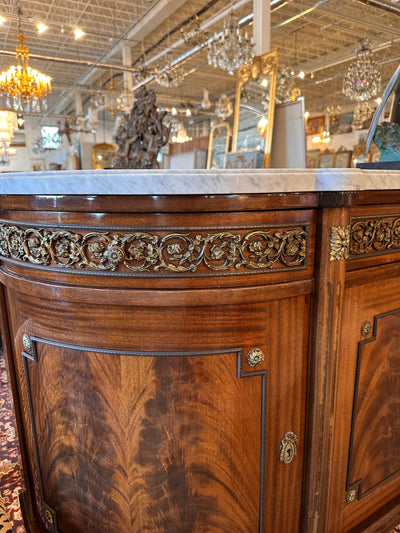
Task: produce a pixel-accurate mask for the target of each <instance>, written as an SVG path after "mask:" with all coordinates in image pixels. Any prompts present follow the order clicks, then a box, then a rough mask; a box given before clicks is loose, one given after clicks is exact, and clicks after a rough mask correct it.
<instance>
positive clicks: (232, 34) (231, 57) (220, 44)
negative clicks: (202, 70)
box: [207, 13, 254, 75]
mask: <svg viewBox="0 0 400 533" xmlns="http://www.w3.org/2000/svg"><path fill="white" fill-rule="evenodd" d="M253 57H254V47H253V42H252V39H251V38H249V37H247V35H245V36H244V37H242V35H241V33H240V29H239V24H238V18H237V17H236V16H235V15H234V14H233V13H230V15H229V16H228V17H227V18H226V19H225V22H224V29H223V31H222V33H221V35H220V36H215V37H214V39H213V40H212V41H211V42H210V43H209V44H208V55H207V61H208V64H209V65H212V66H213V67H220V68H222V69H223V70H227V71H228V72H229V74H230V75H233V73H234V71H235V70H237V69H238V68H239V67H241V66H242V65H245V64H246V63H249V62H250V61H251V59H252V58H253Z"/></svg>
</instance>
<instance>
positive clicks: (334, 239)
mask: <svg viewBox="0 0 400 533" xmlns="http://www.w3.org/2000/svg"><path fill="white" fill-rule="evenodd" d="M349 242H350V226H332V227H331V251H330V257H329V259H330V261H341V260H342V259H347V258H348V256H349Z"/></svg>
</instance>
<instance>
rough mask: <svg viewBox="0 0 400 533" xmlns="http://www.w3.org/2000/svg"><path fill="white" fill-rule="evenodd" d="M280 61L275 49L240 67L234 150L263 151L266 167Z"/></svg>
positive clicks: (269, 149)
mask: <svg viewBox="0 0 400 533" xmlns="http://www.w3.org/2000/svg"><path fill="white" fill-rule="evenodd" d="M277 64H278V52H277V51H276V50H274V51H273V52H268V53H267V54H263V55H262V56H256V57H255V58H254V59H253V61H252V62H251V63H248V64H247V65H243V67H241V68H240V69H239V70H238V82H237V88H236V104H235V121H234V126H233V146H232V151H233V152H247V151H257V150H261V151H263V152H264V167H265V168H266V167H268V166H269V157H270V152H271V139H272V128H273V121H274V109H275V91H276V78H277Z"/></svg>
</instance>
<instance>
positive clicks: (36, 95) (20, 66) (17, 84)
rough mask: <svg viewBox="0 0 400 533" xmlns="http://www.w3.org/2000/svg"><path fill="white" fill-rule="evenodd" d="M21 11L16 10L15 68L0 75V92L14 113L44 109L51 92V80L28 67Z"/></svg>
mask: <svg viewBox="0 0 400 533" xmlns="http://www.w3.org/2000/svg"><path fill="white" fill-rule="evenodd" d="M21 16H22V9H21V7H19V8H18V35H17V39H18V45H17V47H16V49H15V50H16V52H17V66H12V67H10V68H9V69H8V70H7V71H4V72H2V73H1V75H0V91H1V92H3V93H5V94H6V95H7V105H8V107H10V108H12V109H14V110H15V111H21V112H28V113H29V112H32V111H40V110H41V107H44V108H45V107H46V102H45V100H44V99H45V97H46V96H47V95H48V94H49V93H50V92H51V78H50V77H49V76H46V75H45V74H42V73H41V72H38V71H37V70H34V69H32V68H31V67H29V66H28V62H29V49H28V47H27V46H26V44H25V40H26V38H25V35H24V34H23V33H22V29H21Z"/></svg>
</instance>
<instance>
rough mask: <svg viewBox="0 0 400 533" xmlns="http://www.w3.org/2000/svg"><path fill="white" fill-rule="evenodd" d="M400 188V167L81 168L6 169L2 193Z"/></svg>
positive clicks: (1, 177)
mask: <svg viewBox="0 0 400 533" xmlns="http://www.w3.org/2000/svg"><path fill="white" fill-rule="evenodd" d="M371 189H372V190H378V189H400V171H397V170H361V169H315V170H309V169H307V170H302V169H282V170H280V169H251V170H247V169H246V170H78V171H67V170H66V171H56V172H15V173H8V174H7V173H0V194H43V195H64V194H84V195H99V194H100V195H101V194H108V195H123V194H133V195H135V194H140V195H142V194H148V195H169V194H205V195H214V194H257V193H282V192H307V191H308V192H309V191H315V192H319V191H352V190H371Z"/></svg>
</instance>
